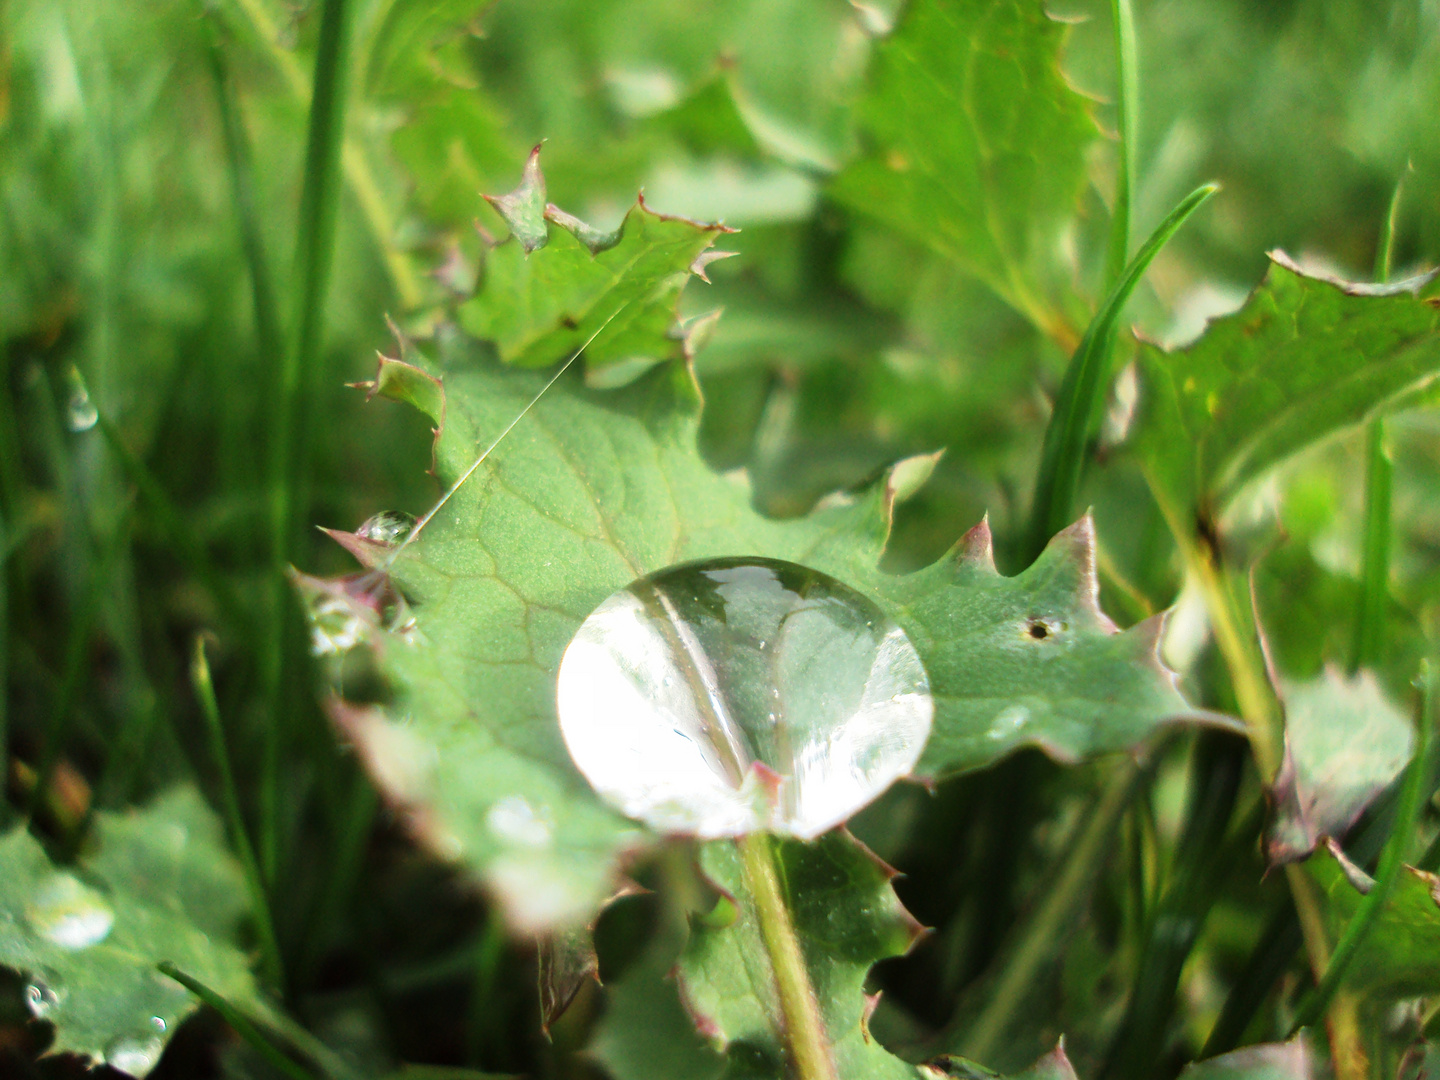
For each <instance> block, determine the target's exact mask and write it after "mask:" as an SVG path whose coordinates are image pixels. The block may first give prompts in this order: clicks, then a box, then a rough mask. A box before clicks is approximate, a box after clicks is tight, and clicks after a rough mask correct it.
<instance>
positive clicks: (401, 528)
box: [355, 510, 415, 544]
mask: <svg viewBox="0 0 1440 1080" xmlns="http://www.w3.org/2000/svg"><path fill="white" fill-rule="evenodd" d="M414 527H415V515H414V514H407V513H405V511H403V510H382V511H380V513H378V514H376V515H375V516H373V517H370V518H367V519H366V520H365V523H364V524H363V525H361V526H360V527H359V528H358V529H356V530H355V535H356V536H358V537H360V538H361V539H362V540H371V541H374V542H375V543H377V544H398V543H400V542H401V541H402V540H404V539H405V538H406V537H407V536H409V535H410V530H411V529H413V528H414Z"/></svg>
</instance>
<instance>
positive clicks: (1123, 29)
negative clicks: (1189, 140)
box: [1105, 0, 1140, 289]
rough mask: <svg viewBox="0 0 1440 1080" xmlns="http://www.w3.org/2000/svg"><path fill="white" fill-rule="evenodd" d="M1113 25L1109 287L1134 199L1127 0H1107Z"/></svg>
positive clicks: (1119, 268)
mask: <svg viewBox="0 0 1440 1080" xmlns="http://www.w3.org/2000/svg"><path fill="white" fill-rule="evenodd" d="M1110 16H1111V20H1112V22H1113V23H1114V25H1115V82H1116V88H1117V91H1118V93H1117V95H1116V97H1117V114H1118V122H1117V125H1116V126H1117V127H1118V129H1119V132H1118V133H1119V136H1120V147H1119V151H1120V152H1119V155H1118V160H1117V162H1116V169H1115V206H1114V208H1113V210H1112V211H1111V218H1110V249H1109V252H1108V253H1107V255H1106V259H1105V287H1106V288H1107V289H1113V288H1114V287H1115V283H1116V282H1118V281H1119V280H1120V276H1121V275H1122V274H1123V273H1124V272H1125V260H1126V258H1127V257H1128V256H1129V254H1130V217H1131V208H1132V207H1133V205H1134V202H1135V177H1136V175H1137V170H1136V160H1137V158H1138V153H1137V139H1138V137H1139V132H1140V123H1139V112H1140V62H1139V58H1138V57H1137V55H1136V52H1137V50H1136V45H1135V12H1134V9H1133V8H1132V7H1131V6H1130V0H1110Z"/></svg>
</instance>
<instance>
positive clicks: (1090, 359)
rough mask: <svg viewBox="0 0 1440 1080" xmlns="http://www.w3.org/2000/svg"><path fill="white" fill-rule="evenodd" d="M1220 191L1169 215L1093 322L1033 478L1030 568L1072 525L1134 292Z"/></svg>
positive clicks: (1206, 191) (1198, 193) (1194, 196)
mask: <svg viewBox="0 0 1440 1080" xmlns="http://www.w3.org/2000/svg"><path fill="white" fill-rule="evenodd" d="M1218 190H1219V188H1218V187H1216V185H1214V184H1205V185H1204V186H1202V187H1199V188H1196V189H1195V190H1194V191H1192V192H1191V193H1190V194H1189V195H1187V196H1186V197H1185V198H1184V199H1183V200H1181V202H1180V205H1178V206H1177V207H1175V209H1174V210H1172V211H1170V214H1169V216H1168V217H1166V218H1165V220H1164V221H1162V222H1161V223H1160V225H1159V226H1158V227H1157V228H1156V229H1155V231H1154V232H1153V233H1152V234H1151V235H1150V238H1149V239H1148V240H1146V241H1145V243H1144V245H1143V246H1142V247H1141V248H1140V250H1139V251H1138V252H1137V253H1136V255H1135V258H1133V259H1131V260H1130V264H1129V265H1128V266H1127V267H1126V268H1125V272H1124V273H1123V274H1122V275H1121V276H1120V280H1119V281H1117V282H1116V283H1115V286H1114V287H1113V288H1112V289H1111V290H1110V295H1109V296H1107V297H1106V298H1105V302H1104V303H1103V304H1101V305H1100V310H1099V311H1097V312H1096V313H1095V317H1094V318H1093V319H1091V320H1090V325H1089V327H1087V328H1086V330H1085V336H1084V337H1083V338H1082V339H1081V340H1080V344H1079V346H1078V347H1077V348H1076V349H1075V354H1074V355H1073V356H1071V358H1070V364H1069V366H1068V367H1066V369H1065V378H1064V381H1062V382H1061V384H1060V392H1059V394H1058V395H1057V396H1056V398H1055V411H1054V413H1052V414H1051V416H1050V425H1049V426H1048V427H1047V428H1046V429H1045V445H1044V448H1043V449H1042V450H1041V452H1040V468H1039V471H1038V472H1037V473H1036V477H1035V498H1034V502H1033V504H1032V506H1031V510H1030V535H1029V538H1028V539H1027V542H1026V551H1025V554H1026V559H1025V562H1026V563H1027V565H1028V564H1029V563H1030V562H1033V561H1034V559H1035V557H1036V556H1038V555H1039V554H1040V552H1041V551H1043V550H1044V548H1045V545H1046V543H1048V542H1049V540H1050V537H1052V536H1054V535H1055V534H1056V533H1057V532H1059V531H1060V530H1061V529H1063V528H1064V527H1065V526H1066V525H1069V524H1070V519H1071V515H1072V514H1073V513H1074V508H1075V496H1076V494H1077V493H1078V491H1079V489H1080V478H1081V476H1082V475H1083V473H1084V470H1085V463H1086V461H1087V460H1088V458H1089V446H1090V441H1091V439H1092V438H1094V432H1095V428H1096V426H1097V425H1098V423H1099V419H1100V409H1101V405H1102V404H1103V403H1104V398H1105V392H1106V389H1107V388H1108V387H1109V385H1110V366H1111V364H1110V359H1111V354H1112V353H1113V352H1114V351H1115V338H1116V334H1117V332H1118V328H1119V325H1120V315H1121V312H1123V311H1124V308H1125V304H1126V302H1127V301H1128V300H1129V299H1130V294H1131V293H1133V292H1134V291H1135V287H1136V286H1137V285H1138V284H1139V283H1140V278H1141V277H1142V276H1143V275H1144V273H1145V270H1146V269H1147V268H1148V267H1149V265H1150V263H1151V261H1152V260H1154V258H1155V256H1156V255H1158V254H1159V253H1160V249H1161V248H1163V247H1164V246H1165V245H1166V244H1167V243H1169V241H1170V238H1171V237H1172V236H1174V235H1175V233H1176V232H1178V231H1179V229H1180V226H1182V225H1184V224H1185V222H1186V220H1187V219H1188V218H1189V217H1190V215H1191V214H1193V213H1194V212H1195V211H1196V210H1198V209H1199V208H1200V206H1201V205H1202V204H1203V203H1204V202H1205V201H1206V200H1207V199H1209V198H1210V196H1211V195H1214V194H1215V192H1216V191H1218Z"/></svg>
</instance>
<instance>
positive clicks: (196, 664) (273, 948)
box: [190, 637, 284, 986]
mask: <svg viewBox="0 0 1440 1080" xmlns="http://www.w3.org/2000/svg"><path fill="white" fill-rule="evenodd" d="M190 682H191V684H192V685H193V686H194V687H195V696H196V697H198V698H199V699H200V711H201V713H202V714H203V715H204V717H205V726H206V729H207V731H208V733H209V735H210V750H211V753H212V754H213V755H214V758H215V767H216V768H217V769H218V770H219V771H220V794H221V797H222V798H223V799H224V801H225V817H226V818H227V819H228V821H229V824H230V840H231V843H233V844H234V845H235V851H236V852H237V854H239V856H240V865H241V867H242V868H243V869H244V872H245V885H246V887H247V889H248V890H249V892H250V905H251V906H252V907H253V908H254V909H255V925H256V927H257V928H258V929H259V931H260V955H261V958H262V962H263V964H264V967H265V973H266V975H267V976H268V977H269V980H270V984H271V985H272V986H283V985H284V969H283V968H282V966H281V963H280V946H279V944H278V943H277V942H276V940H275V923H274V920H273V919H272V918H271V915H270V899H269V897H268V896H267V895H266V893H265V885H264V883H263V882H262V881H261V880H260V867H259V865H258V864H257V863H256V862H255V849H254V848H253V847H251V845H250V835H249V833H248V832H247V831H246V829H245V818H244V817H243V816H242V815H241V813H240V795H239V793H238V792H237V790H236V788H235V777H234V775H233V774H232V773H231V771H230V753H229V751H228V750H227V749H226V748H225V727H224V725H223V724H222V723H221V722H220V706H219V705H218V704H217V703H216V701H215V684H214V682H213V681H212V680H211V678H210V664H209V662H208V661H207V660H206V659H205V639H204V637H197V638H196V639H195V654H194V657H193V658H192V659H191V662H190Z"/></svg>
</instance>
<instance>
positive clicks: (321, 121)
mask: <svg viewBox="0 0 1440 1080" xmlns="http://www.w3.org/2000/svg"><path fill="white" fill-rule="evenodd" d="M349 16H350V6H349V3H348V0H325V6H324V11H323V14H322V16H321V21H320V42H319V47H318V51H317V54H316V57H315V79H314V89H313V92H312V94H311V98H310V123H309V140H308V144H307V147H306V155H305V183H304V187H303V189H302V190H301V195H300V217H299V227H298V230H297V236H296V246H295V278H294V295H295V309H294V312H293V314H292V321H291V330H292V332H293V334H294V337H293V341H292V343H291V346H290V347H289V348H288V349H286V351H285V362H284V364H283V365H282V368H281V371H280V386H279V391H280V394H279V398H280V400H279V403H278V407H277V411H276V416H275V430H274V433H273V438H272V447H271V450H272V452H271V459H270V499H271V506H270V547H271V564H272V565H271V575H272V586H271V587H272V605H271V610H272V613H273V619H274V622H273V625H272V627H271V633H270V635H269V647H270V648H269V653H268V655H267V656H266V658H265V660H266V662H265V665H264V682H265V700H266V704H267V706H268V707H267V709H266V728H265V747H264V759H263V765H262V769H261V777H260V821H261V828H260V865H261V868H262V870H263V871H264V875H265V880H266V881H267V882H268V883H270V884H272V885H273V884H274V882H275V874H276V869H277V865H278V862H279V789H280V784H279V773H280V738H281V732H282V724H281V722H280V715H279V713H280V708H279V706H280V701H281V694H280V687H281V681H282V680H281V675H282V672H283V668H284V645H285V637H286V635H285V633H284V629H285V626H286V614H287V613H288V610H289V609H288V605H287V603H286V600H287V590H288V584H287V582H286V580H285V567H286V564H287V563H288V562H289V554H290V545H291V542H292V539H293V537H294V534H295V527H296V521H297V519H298V518H300V517H302V516H303V513H304V507H303V502H304V497H305V496H306V495H308V491H307V487H308V485H307V484H306V482H305V481H306V478H305V477H304V476H303V475H302V473H303V472H304V471H305V468H306V466H307V464H308V454H307V453H306V452H305V451H306V433H307V432H308V431H309V430H310V428H311V426H312V422H311V421H312V418H311V417H309V416H307V415H305V413H306V411H307V407H308V405H309V400H308V398H309V397H310V395H309V394H307V393H305V391H306V390H308V389H309V388H310V386H311V385H312V384H313V383H314V382H315V379H316V373H317V369H318V368H319V366H320V360H321V351H320V350H321V344H322V341H323V337H324V330H325V302H326V296H327V293H328V291H329V288H328V287H329V283H330V264H331V259H332V256H333V249H334V238H335V222H336V217H337V214H338V210H339V196H340V193H339V191H338V190H337V189H338V182H337V181H338V175H339V168H338V162H339V156H340V143H341V139H342V137H343V133H344V128H345V88H346V78H345V69H346V54H347V51H348V39H349V33H348V27H349Z"/></svg>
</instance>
